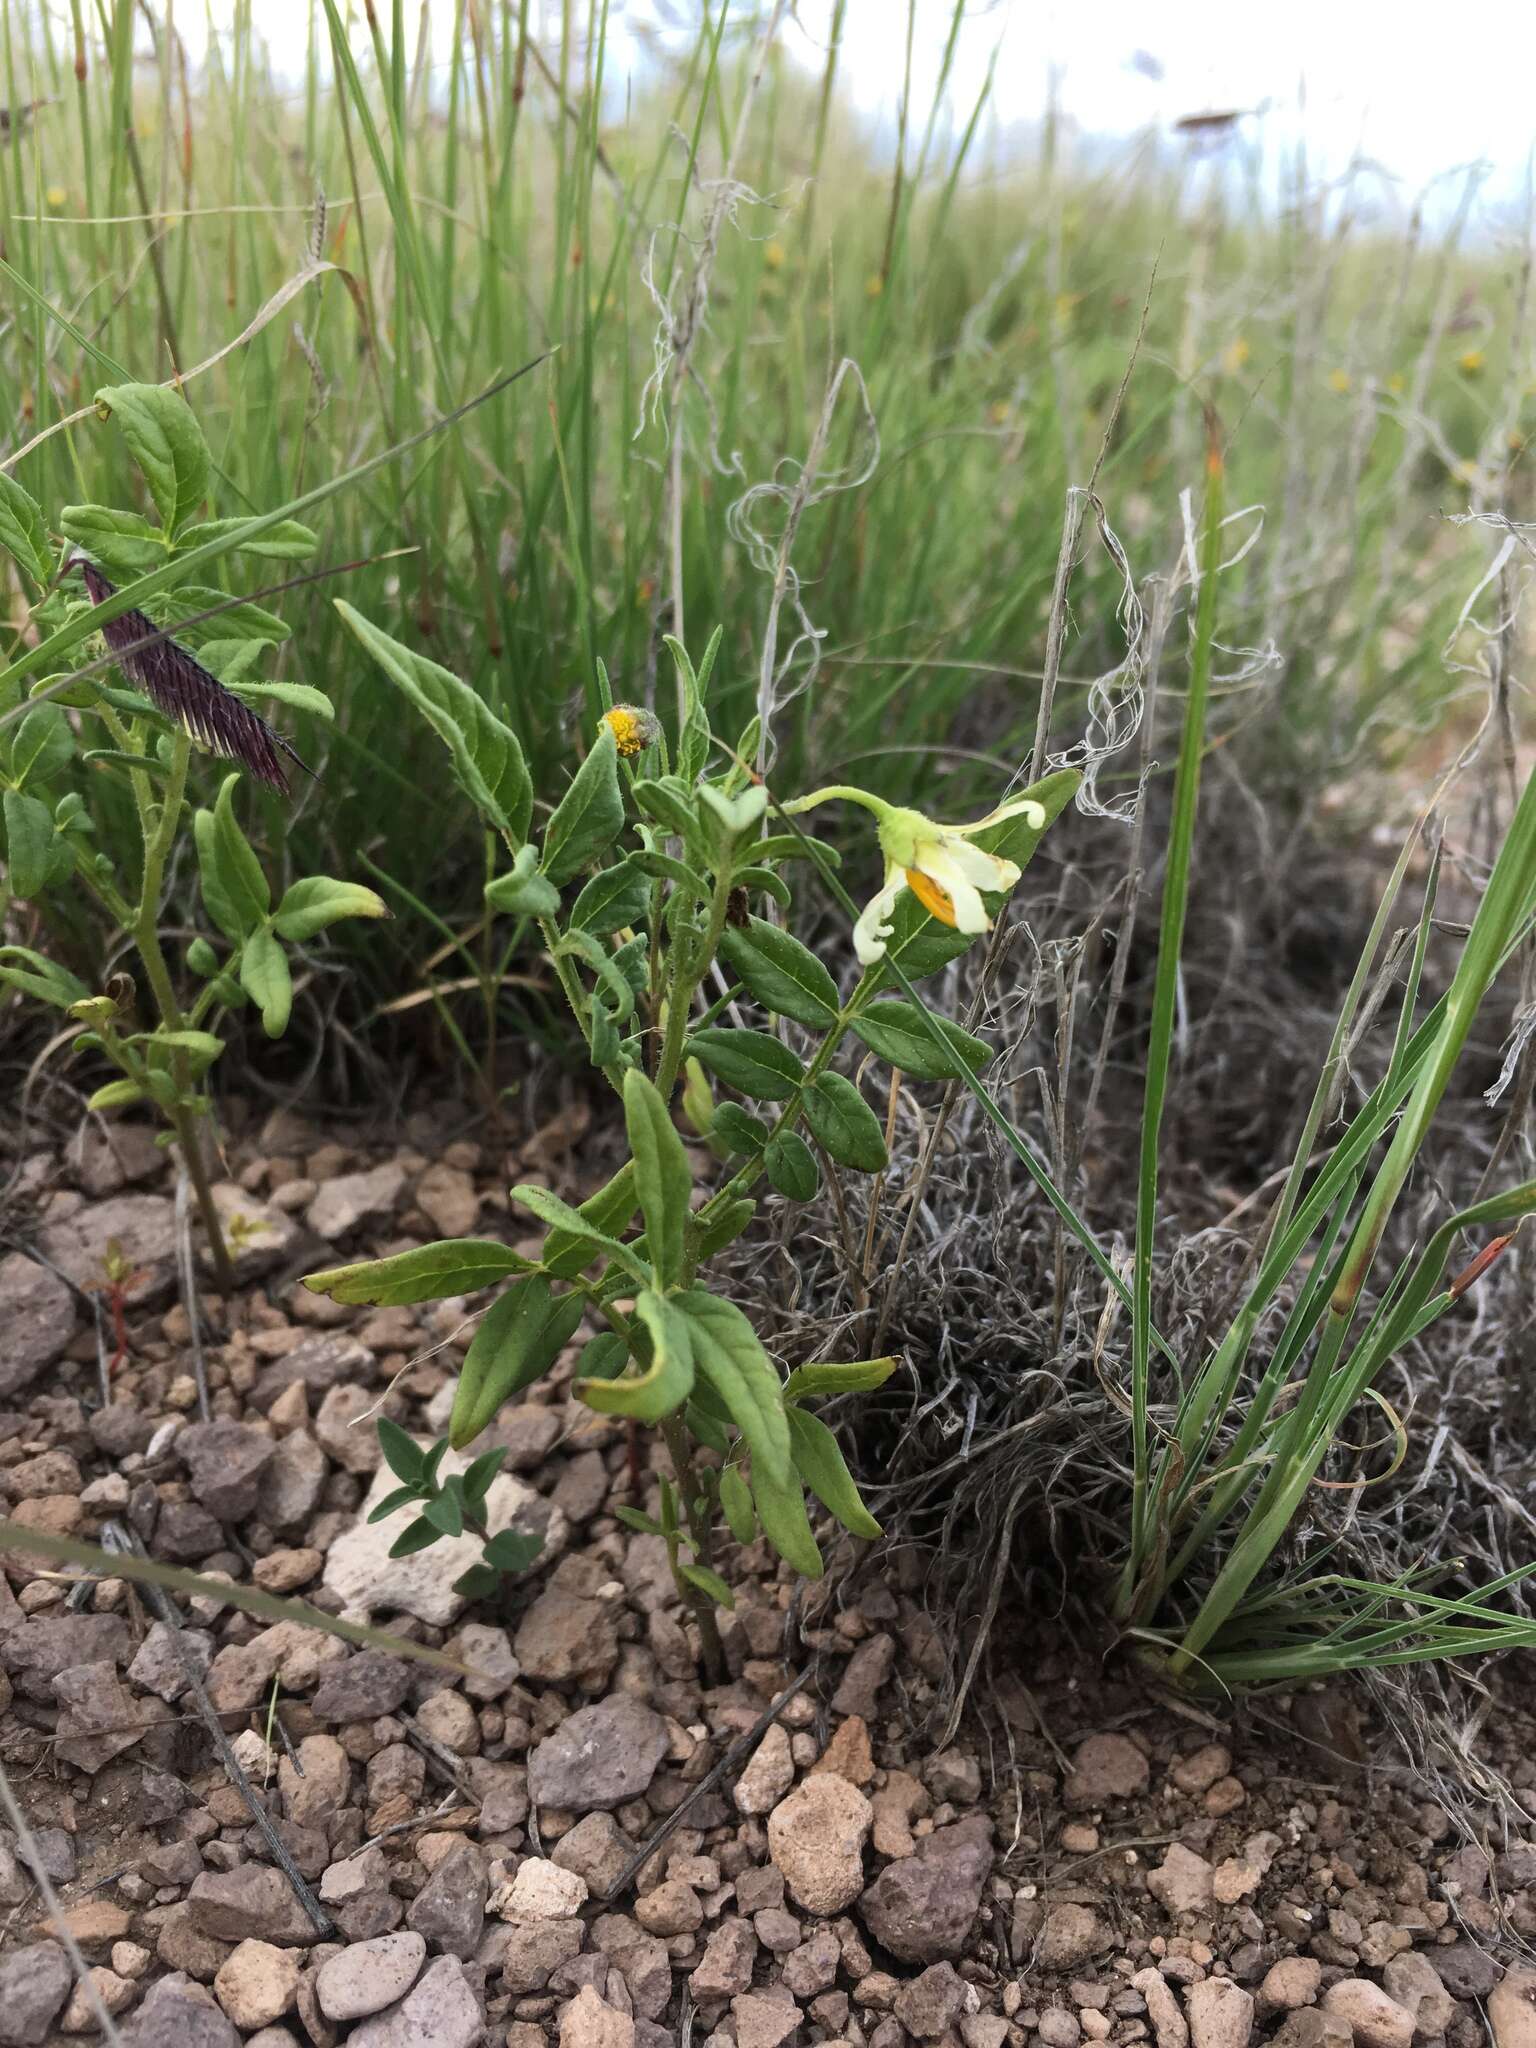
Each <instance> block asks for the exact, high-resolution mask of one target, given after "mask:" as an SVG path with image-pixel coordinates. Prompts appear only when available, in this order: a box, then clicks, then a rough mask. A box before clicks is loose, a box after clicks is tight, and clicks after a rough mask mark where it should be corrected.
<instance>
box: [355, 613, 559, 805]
mask: <svg viewBox="0 0 1536 2048" xmlns="http://www.w3.org/2000/svg"><path fill="white" fill-rule="evenodd" d="M336 609H337V611H338V612H339V613H340V614H341V617H342V619H343V620H344V621H345V623H346V625H347V626H348V627H349V628H350V629H351V631H352V632H353V633H355V634H356V635H357V638H358V639H359V640H360V641H361V642H362V644H363V645H364V647H366V648H367V650H368V652H369V653H370V654H371V655H372V656H373V658H374V660H375V661H376V662H377V663H378V664H379V667H380V668H381V669H383V671H384V673H385V675H387V676H388V677H389V679H390V681H391V682H392V683H393V684H394V685H395V687H396V689H398V690H399V691H400V692H401V694H402V695H403V696H404V697H405V698H406V699H407V701H408V702H409V703H411V704H413V705H414V706H415V708H416V709H417V710H418V711H419V712H420V713H421V715H422V717H423V718H424V719H425V720H426V721H427V723H428V725H430V726H431V728H432V730H433V731H434V732H435V733H436V734H437V736H438V738H439V739H440V740H441V741H442V742H443V744H444V746H445V747H447V749H448V752H449V755H450V757H451V758H452V761H453V772H454V775H455V776H456V778H457V780H458V783H459V786H460V788H461V789H462V790H463V791H464V793H465V795H466V796H467V797H468V798H469V799H470V801H471V803H473V804H474V806H475V808H476V810H478V811H479V812H480V813H481V815H482V816H483V817H484V818H485V819H486V820H487V821H488V822H489V823H490V824H491V825H493V826H495V828H496V829H497V831H499V832H505V833H508V834H509V835H510V837H511V838H512V839H514V840H516V841H518V842H519V843H521V842H522V841H523V840H525V839H526V838H527V837H528V821H529V819H530V818H531V817H532V815H533V784H532V782H531V780H530V779H529V775H528V764H527V762H526V761H525V760H524V758H523V750H522V747H521V745H520V744H519V742H518V737H517V734H516V733H515V732H513V730H512V728H511V727H510V726H509V725H504V724H503V723H502V721H501V720H500V719H499V718H498V717H497V716H496V714H495V712H493V711H492V710H491V708H490V706H489V705H488V704H486V703H484V702H483V701H482V699H481V698H480V697H478V696H477V695H476V693H475V692H474V691H473V690H472V689H471V688H470V687H469V685H468V684H467V683H464V682H461V681H460V680H459V678H458V677H457V676H456V675H453V674H451V673H450V671H449V670H447V669H445V668H439V666H438V665H437V663H436V662H435V661H428V660H427V658H426V656H425V655H424V654H417V653H415V652H413V650H412V649H411V648H409V647H403V646H402V645H401V644H400V642H399V641H398V640H393V639H391V638H390V636H389V634H388V633H385V632H381V631H380V629H379V628H378V627H377V626H375V625H373V624H372V623H371V622H370V621H369V620H367V619H365V618H364V617H363V615H362V613H361V612H357V611H354V610H353V609H352V607H351V605H349V604H348V603H346V602H345V600H344V599H342V598H337V600H336Z"/></svg>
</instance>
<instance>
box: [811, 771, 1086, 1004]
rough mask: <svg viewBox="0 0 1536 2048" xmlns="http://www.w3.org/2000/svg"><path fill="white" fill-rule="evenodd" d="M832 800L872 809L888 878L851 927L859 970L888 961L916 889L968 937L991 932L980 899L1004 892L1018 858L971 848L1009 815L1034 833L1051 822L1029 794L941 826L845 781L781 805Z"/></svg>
mask: <svg viewBox="0 0 1536 2048" xmlns="http://www.w3.org/2000/svg"><path fill="white" fill-rule="evenodd" d="M833 797H842V798H844V799H845V800H846V801H848V802H849V803H856V804H861V805H862V806H863V807H864V809H865V810H867V811H873V812H874V814H875V818H876V821H877V830H878V833H879V838H880V851H881V853H882V854H883V855H884V856H885V879H884V881H883V882H882V883H881V885H880V887H879V889H878V890H877V891H876V892H875V894H874V895H873V896H872V897H871V898H870V900H869V902H868V903H866V904H865V906H864V908H863V910H862V911H861V912H860V913H859V917H858V921H857V923H856V924H855V925H854V927H853V950H854V952H855V953H856V954H857V955H858V958H859V964H860V966H861V967H873V966H874V964H875V962H876V961H877V960H882V959H884V957H885V948H886V943H887V941H888V940H889V938H890V936H891V932H892V930H893V926H892V924H891V917H892V913H893V912H894V911H895V908H896V903H897V899H898V898H899V897H900V895H901V893H902V891H903V890H904V889H910V890H911V891H912V894H913V895H914V896H915V897H916V898H917V900H918V902H919V903H921V904H922V906H923V908H924V910H926V911H927V912H928V914H929V916H930V917H936V918H937V919H938V920H939V922H940V923H941V924H947V925H949V926H950V927H951V928H952V929H953V930H955V931H958V932H964V933H965V934H966V935H967V936H972V935H974V934H976V933H978V932H985V931H990V930H991V929H992V920H991V919H990V918H989V917H988V915H987V906H986V904H985V903H984V902H983V901H982V896H983V894H984V893H985V894H987V895H993V896H1001V895H1005V894H1006V893H1007V891H1008V890H1010V889H1011V888H1012V887H1013V885H1014V883H1015V882H1017V880H1018V879H1019V869H1018V867H1017V866H1016V865H1015V863H1014V862H1013V861H1011V860H1002V859H1000V858H999V857H998V855H996V854H995V853H987V852H985V851H984V850H983V849H982V848H981V847H979V846H977V845H975V844H973V841H974V840H975V837H976V834H977V833H978V832H984V831H986V829H987V828H988V826H991V825H1001V824H1003V823H1004V822H1005V821H1006V820H1007V819H1009V818H1023V819H1024V820H1025V821H1026V823H1027V824H1028V825H1029V826H1030V828H1031V829H1032V830H1033V831H1036V832H1043V831H1044V829H1045V822H1046V821H1045V811H1044V809H1043V808H1042V807H1041V805H1039V804H1037V803H1036V802H1035V801H1034V799H1033V798H1032V797H1027V796H1023V797H1014V798H1012V799H1011V800H1010V801H1009V802H1007V803H1005V804H1000V805H999V806H998V808H997V809H996V810H995V811H991V812H989V813H988V814H987V816H986V817H985V818H978V819H977V820H976V821H975V823H974V824H970V825H941V824H939V823H938V822H937V821H936V820H934V819H932V818H928V817H925V816H924V815H923V813H922V812H921V811H909V810H904V809H902V808H901V807H900V806H898V805H896V804H888V803H884V802H882V800H881V799H880V798H879V797H875V796H871V795H870V794H869V793H868V791H867V790H862V789H850V788H849V787H848V786H847V785H846V784H843V783H833V784H832V785H831V786H830V787H828V788H826V789H818V790H816V791H814V792H813V793H812V794H811V795H810V796H803V797H800V798H798V799H797V800H796V801H795V802H794V803H788V804H786V805H785V806H784V808H785V810H786V811H790V812H794V811H808V810H812V809H814V808H815V806H816V805H817V804H822V803H826V802H828V801H830V799H832V798H833Z"/></svg>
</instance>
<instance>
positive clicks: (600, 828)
mask: <svg viewBox="0 0 1536 2048" xmlns="http://www.w3.org/2000/svg"><path fill="white" fill-rule="evenodd" d="M623 824H624V799H623V797H622V795H621V794H620V793H619V754H618V743H617V741H616V740H615V739H614V735H613V728H612V727H611V726H608V725H605V726H603V727H601V728H600V730H599V732H598V735H597V738H596V739H595V740H594V741H593V743H592V746H591V749H590V751H589V752H588V754H587V758H586V759H585V760H584V761H583V762H582V764H581V766H580V767H579V768H578V769H577V771H576V773H575V775H574V776H573V777H572V779H571V786H570V788H569V789H567V791H566V792H565V795H564V796H563V797H561V799H560V801H559V803H558V804H557V805H556V806H555V814H554V816H553V817H552V818H551V819H550V821H549V823H548V825H546V826H545V828H544V857H543V860H542V861H541V863H540V865H541V866H542V868H543V870H544V873H545V874H546V875H547V876H548V877H549V879H550V881H551V882H553V883H555V884H556V885H557V886H558V885H559V884H560V883H561V882H568V881H569V880H570V878H571V876H572V875H574V874H575V873H577V871H578V870H579V869H581V868H584V867H588V866H590V865H591V863H592V862H593V861H595V860H597V859H599V858H600V856H601V855H602V854H604V853H606V852H607V850H608V848H609V847H610V846H611V845H612V844H613V842H614V840H615V839H616V838H617V837H618V835H619V832H620V830H621V829H622V827H623Z"/></svg>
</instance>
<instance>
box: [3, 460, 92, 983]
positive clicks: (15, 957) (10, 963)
mask: <svg viewBox="0 0 1536 2048" xmlns="http://www.w3.org/2000/svg"><path fill="white" fill-rule="evenodd" d="M0 474H3V472H0ZM18 961H19V962H20V963H21V964H20V965H19V966H18V965H17V964H15V963H17V962H18ZM0 982H3V983H4V984H5V986H6V987H7V988H14V989H18V990H19V991H20V992H21V994H22V995H25V996H35V997H36V998H37V1000H38V1001H39V1002H40V1003H49V1004H51V1005H52V1007H53V1008H54V1009H56V1010H67V1009H69V1008H71V1006H72V1005H73V1004H75V1003H81V1002H84V1001H85V999H86V998H87V996H89V994H90V990H89V989H88V988H87V987H86V985H85V983H84V982H83V981H80V980H78V979H77V978H76V977H75V976H74V975H73V974H71V973H70V971H69V969H68V968H67V967H60V966H59V965H58V963H57V962H56V961H54V960H50V959H48V957H47V956H46V954H43V953H37V952H34V951H33V949H32V948H31V947H30V946H0Z"/></svg>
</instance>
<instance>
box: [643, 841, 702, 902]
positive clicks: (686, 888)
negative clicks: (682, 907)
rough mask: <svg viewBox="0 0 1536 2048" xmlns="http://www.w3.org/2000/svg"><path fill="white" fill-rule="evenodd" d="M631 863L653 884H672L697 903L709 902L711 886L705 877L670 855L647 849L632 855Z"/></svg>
mask: <svg viewBox="0 0 1536 2048" xmlns="http://www.w3.org/2000/svg"><path fill="white" fill-rule="evenodd" d="M629 863H630V866H631V867H635V868H638V869H639V870H640V872H641V874H642V875H645V876H647V877H648V878H649V879H650V880H651V881H653V882H670V883H671V884H672V885H673V887H674V888H676V889H679V890H681V891H682V893H683V895H684V896H685V897H688V898H691V899H692V900H693V901H694V902H696V903H703V902H706V901H707V900H708V897H709V884H708V882H706V881H705V879H704V877H703V876H702V875H701V874H698V873H696V872H695V870H694V869H692V868H690V867H688V866H686V865H685V864H684V863H683V862H682V861H680V860H674V859H673V858H672V856H671V854H670V853H657V852H656V851H655V850H654V849H653V848H650V847H647V848H646V849H645V851H644V852H643V853H632V854H631V855H630V856H629Z"/></svg>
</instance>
